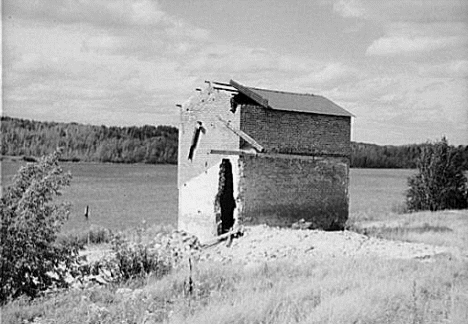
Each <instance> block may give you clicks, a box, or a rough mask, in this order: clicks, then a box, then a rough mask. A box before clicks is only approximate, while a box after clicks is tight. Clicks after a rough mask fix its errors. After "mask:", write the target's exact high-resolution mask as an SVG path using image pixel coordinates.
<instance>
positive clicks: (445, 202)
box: [406, 137, 468, 211]
mask: <svg viewBox="0 0 468 324" xmlns="http://www.w3.org/2000/svg"><path fill="white" fill-rule="evenodd" d="M417 168H418V171H419V172H418V173H417V174H416V175H414V176H411V177H409V178H408V185H409V189H408V191H407V193H406V205H407V207H408V210H410V211H418V210H431V211H435V210H442V209H452V208H453V209H461V208H467V207H468V186H467V179H466V177H465V176H464V174H463V160H462V156H461V154H460V151H459V150H456V149H455V148H454V147H452V146H449V145H448V142H447V139H446V138H445V137H443V138H442V140H441V141H440V142H436V143H433V144H431V143H427V145H425V146H423V147H422V149H421V154H420V157H419V159H418V161H417Z"/></svg>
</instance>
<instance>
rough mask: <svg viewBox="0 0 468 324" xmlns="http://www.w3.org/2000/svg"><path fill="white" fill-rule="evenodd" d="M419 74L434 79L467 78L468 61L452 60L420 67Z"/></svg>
mask: <svg viewBox="0 0 468 324" xmlns="http://www.w3.org/2000/svg"><path fill="white" fill-rule="evenodd" d="M418 71H419V74H420V75H421V76H426V77H434V78H461V79H463V78H465V79H466V78H468V60H453V61H450V62H446V63H442V64H436V65H429V64H425V65H423V66H420V67H419V69H418Z"/></svg>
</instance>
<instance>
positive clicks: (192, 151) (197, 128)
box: [188, 121, 205, 161]
mask: <svg viewBox="0 0 468 324" xmlns="http://www.w3.org/2000/svg"><path fill="white" fill-rule="evenodd" d="M200 133H203V134H205V128H204V127H203V123H202V122H201V121H197V125H196V126H195V130H194V131H193V137H192V143H191V144H190V150H189V156H188V159H189V160H190V161H192V160H193V155H194V154H195V149H196V148H197V145H198V141H199V139H200Z"/></svg>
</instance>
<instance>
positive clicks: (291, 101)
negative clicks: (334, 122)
mask: <svg viewBox="0 0 468 324" xmlns="http://www.w3.org/2000/svg"><path fill="white" fill-rule="evenodd" d="M230 85H231V86H232V87H234V88H235V89H237V90H238V91H239V92H240V93H242V94H244V95H245V96H247V97H249V98H250V99H252V100H253V101H255V102H257V103H258V104H259V105H261V106H263V107H265V108H271V109H275V110H286V111H296V112H304V113H312V114H321V115H333V116H346V117H354V115H353V114H351V113H350V112H349V111H347V110H345V109H343V108H341V107H340V106H338V105H337V104H335V103H334V102H332V101H331V100H328V99H327V98H325V97H322V96H317V95H313V94H303V93H293V92H284V91H275V90H266V89H258V88H251V87H246V86H243V85H241V84H239V83H237V82H236V81H234V80H231V81H230Z"/></svg>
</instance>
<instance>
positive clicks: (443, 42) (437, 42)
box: [366, 22, 468, 55]
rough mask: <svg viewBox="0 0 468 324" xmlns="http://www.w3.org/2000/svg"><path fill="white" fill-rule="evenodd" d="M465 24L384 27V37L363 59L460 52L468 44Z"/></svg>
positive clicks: (369, 48) (370, 47)
mask: <svg viewBox="0 0 468 324" xmlns="http://www.w3.org/2000/svg"><path fill="white" fill-rule="evenodd" d="M464 27H466V26H464V24H460V23H430V24H426V23H424V24H422V23H402V22H394V23H390V24H388V25H387V26H386V35H385V36H383V37H381V38H379V39H377V40H375V41H374V42H373V43H372V44H371V45H370V46H369V47H368V48H367V50H366V55H398V54H419V53H426V52H431V51H436V50H442V49H453V48H463V47H465V46H466V45H467V44H468V36H467V35H466V32H465V31H466V30H465V28H464Z"/></svg>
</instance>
